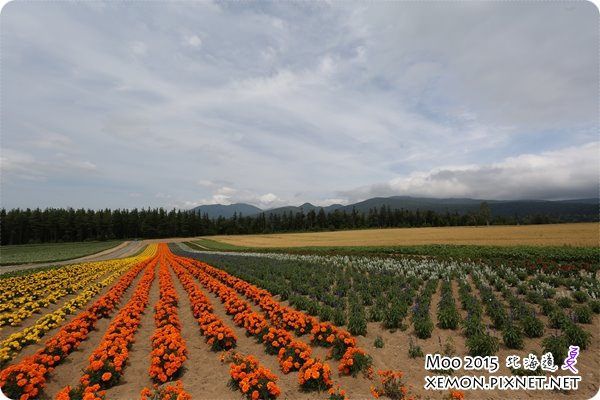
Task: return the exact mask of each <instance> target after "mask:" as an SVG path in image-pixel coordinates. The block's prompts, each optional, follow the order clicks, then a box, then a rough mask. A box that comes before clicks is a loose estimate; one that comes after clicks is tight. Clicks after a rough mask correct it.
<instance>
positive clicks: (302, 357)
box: [177, 258, 344, 398]
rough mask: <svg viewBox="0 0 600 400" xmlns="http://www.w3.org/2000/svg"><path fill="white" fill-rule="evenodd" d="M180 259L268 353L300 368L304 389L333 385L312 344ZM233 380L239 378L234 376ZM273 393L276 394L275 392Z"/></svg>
mask: <svg viewBox="0 0 600 400" xmlns="http://www.w3.org/2000/svg"><path fill="white" fill-rule="evenodd" d="M177 261H179V262H180V263H181V265H183V266H184V268H186V269H187V270H188V271H189V272H190V273H191V274H193V275H194V276H195V277H196V278H197V279H198V280H199V281H200V282H201V283H202V284H203V285H204V286H205V287H206V288H207V289H208V290H209V291H211V292H213V293H215V294H216V295H217V296H219V298H220V299H221V301H222V302H223V304H224V306H225V311H226V313H227V314H229V315H232V316H233V320H234V322H235V323H236V324H237V325H239V326H241V327H243V328H244V329H245V330H246V332H247V333H248V335H250V336H253V337H255V338H256V340H257V341H258V342H260V343H263V344H264V345H265V351H266V352H267V353H268V354H276V355H277V357H278V361H279V364H280V367H281V369H282V371H283V372H284V373H285V374H287V373H289V372H291V371H299V377H298V383H299V385H300V387H301V388H302V389H303V390H319V391H320V390H327V389H328V388H331V387H332V385H333V381H332V379H331V368H330V367H329V365H328V364H327V363H324V362H322V361H321V360H320V359H313V358H311V357H310V355H311V348H310V345H308V344H306V343H304V342H301V341H299V340H296V339H294V338H293V336H292V335H291V334H290V332H288V331H287V330H285V329H283V328H278V327H274V326H271V325H270V323H269V322H268V321H267V320H266V319H265V317H263V316H262V315H261V314H259V313H256V312H254V311H253V310H252V309H251V308H250V306H249V305H248V303H247V302H246V301H245V300H243V299H242V298H240V297H239V296H238V294H237V292H236V291H235V290H233V289H232V288H231V287H229V286H227V285H226V284H224V283H222V282H221V281H219V280H218V279H217V278H214V277H213V276H211V275H209V274H208V273H206V272H205V271H204V270H203V269H201V268H197V267H195V266H194V265H193V262H191V260H189V259H185V258H177ZM238 357H239V356H238ZM236 359H238V358H236ZM231 368H232V369H231V371H236V370H237V369H236V368H238V367H236V366H235V365H233V364H232V365H231ZM272 376H274V375H272ZM232 379H234V380H235V377H234V376H233V375H232ZM265 395H266V393H265ZM254 396H261V392H260V391H259V390H257V391H256V393H255V394H254ZM271 396H273V394H272V393H271ZM249 398H252V394H250V395H249ZM259 398H262V397H259ZM341 398H344V397H343V396H342V397H341Z"/></svg>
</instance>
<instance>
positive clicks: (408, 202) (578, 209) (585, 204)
mask: <svg viewBox="0 0 600 400" xmlns="http://www.w3.org/2000/svg"><path fill="white" fill-rule="evenodd" d="M483 201H486V202H487V203H488V204H489V207H490V210H491V212H492V215H494V216H506V217H513V216H515V215H516V216H533V215H538V214H540V215H548V216H551V217H554V218H558V219H560V220H575V221H577V220H580V221H586V220H597V219H598V214H599V206H600V199H597V198H595V199H594V198H592V199H575V200H561V201H548V200H478V199H468V198H448V199H436V198H429V197H410V196H392V197H374V198H372V199H367V200H364V201H360V202H358V203H354V204H349V205H346V206H344V205H342V204H332V205H329V206H325V207H320V206H315V205H312V204H310V203H304V204H302V205H301V206H285V207H278V208H273V209H268V210H262V209H260V208H258V207H255V206H253V205H250V204H245V203H236V204H230V205H222V204H209V205H203V206H198V207H195V208H193V209H192V210H191V211H193V212H196V213H200V214H207V215H208V217H209V218H218V217H219V216H221V217H224V218H230V217H232V216H233V215H234V213H236V214H238V215H240V214H241V215H243V216H253V215H258V214H260V213H265V214H266V215H269V214H279V215H281V214H283V213H289V212H290V211H291V212H292V213H293V214H295V213H297V212H300V211H302V212H304V214H307V213H308V212H310V211H311V210H314V211H315V212H319V209H320V208H323V211H325V213H329V212H333V211H335V210H339V211H346V212H347V213H350V212H352V209H355V210H356V211H358V212H359V213H368V212H369V210H370V209H373V208H376V209H377V210H379V209H381V207H382V206H384V207H389V208H390V209H392V210H394V209H405V210H410V211H416V210H421V211H427V210H431V211H435V212H438V213H445V212H450V213H454V212H457V213H459V214H465V213H468V212H477V211H478V210H479V206H480V205H481V203H482V202H483Z"/></svg>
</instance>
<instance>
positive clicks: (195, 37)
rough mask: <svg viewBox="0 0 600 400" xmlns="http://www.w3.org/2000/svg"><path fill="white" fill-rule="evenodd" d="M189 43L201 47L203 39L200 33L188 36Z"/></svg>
mask: <svg viewBox="0 0 600 400" xmlns="http://www.w3.org/2000/svg"><path fill="white" fill-rule="evenodd" d="M187 43H188V44H189V45H190V46H192V47H200V46H201V45H202V39H200V37H199V36H198V35H192V36H190V37H188V38H187Z"/></svg>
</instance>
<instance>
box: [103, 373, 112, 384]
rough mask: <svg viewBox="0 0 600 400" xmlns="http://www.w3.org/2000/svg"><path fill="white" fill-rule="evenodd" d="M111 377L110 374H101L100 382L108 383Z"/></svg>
mask: <svg viewBox="0 0 600 400" xmlns="http://www.w3.org/2000/svg"><path fill="white" fill-rule="evenodd" d="M111 377H112V374H111V373H110V372H105V373H103V374H102V380H103V381H104V382H107V381H109V380H110V378H111Z"/></svg>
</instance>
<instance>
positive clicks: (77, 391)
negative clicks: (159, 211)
mask: <svg viewBox="0 0 600 400" xmlns="http://www.w3.org/2000/svg"><path fill="white" fill-rule="evenodd" d="M157 262H158V260H157V259H155V260H154V262H152V263H151V264H150V265H148V267H147V268H146V270H145V272H144V275H142V278H141V279H140V281H139V283H138V285H137V287H136V289H135V292H134V293H133V295H132V296H131V299H130V300H129V302H128V303H127V304H126V305H125V306H124V307H123V308H122V309H121V310H120V311H119V313H118V314H117V316H116V317H115V319H114V320H113V321H112V322H111V324H110V325H109V326H108V328H107V330H106V333H105V334H104V336H103V337H102V340H101V342H100V344H99V345H98V347H96V349H95V350H94V351H93V352H92V354H91V355H90V358H89V364H88V366H87V368H86V369H85V370H84V374H83V376H82V377H81V379H80V383H79V385H78V386H76V387H71V386H65V387H64V388H63V389H62V390H61V391H60V392H59V393H58V394H57V395H56V397H55V399H56V400H75V399H77V400H79V399H83V400H101V399H103V398H104V396H105V394H106V389H108V388H110V387H113V386H114V385H116V384H117V383H118V382H119V381H120V379H121V376H122V375H123V369H124V368H125V367H126V365H127V359H128V358H129V349H130V348H131V345H132V343H133V341H134V335H135V332H136V331H137V330H138V327H139V324H140V320H141V317H142V313H143V312H144V310H145V308H146V306H147V305H148V299H149V296H150V286H151V285H152V282H153V281H154V277H155V270H156V264H157Z"/></svg>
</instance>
